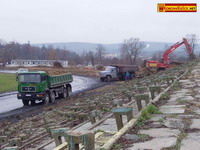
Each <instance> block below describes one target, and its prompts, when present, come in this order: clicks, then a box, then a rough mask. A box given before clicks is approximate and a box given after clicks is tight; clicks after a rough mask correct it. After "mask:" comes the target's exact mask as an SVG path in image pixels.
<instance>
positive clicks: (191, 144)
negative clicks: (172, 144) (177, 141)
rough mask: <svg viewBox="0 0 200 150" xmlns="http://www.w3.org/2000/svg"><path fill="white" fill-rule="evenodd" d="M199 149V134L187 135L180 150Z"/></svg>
mask: <svg viewBox="0 0 200 150" xmlns="http://www.w3.org/2000/svg"><path fill="white" fill-rule="evenodd" d="M199 148H200V132H195V133H188V135H187V137H186V138H185V139H183V141H182V143H181V149H180V150H199Z"/></svg>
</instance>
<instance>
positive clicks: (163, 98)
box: [160, 93, 170, 100]
mask: <svg viewBox="0 0 200 150" xmlns="http://www.w3.org/2000/svg"><path fill="white" fill-rule="evenodd" d="M169 97H170V96H169V94H168V93H163V94H161V96H160V100H166V99H169Z"/></svg>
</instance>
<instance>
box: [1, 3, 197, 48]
mask: <svg viewBox="0 0 200 150" xmlns="http://www.w3.org/2000/svg"><path fill="white" fill-rule="evenodd" d="M166 2H185V3H188V2H190V3H197V5H198V6H200V5H199V4H200V2H198V0H179V1H177V0H0V39H3V40H6V41H13V40H15V41H17V42H20V43H25V42H27V41H30V42H31V43H32V44H33V43H52V42H92V43H119V42H122V41H123V40H124V39H127V38H130V37H139V38H140V39H141V40H142V41H161V42H177V41H179V40H180V39H181V38H182V37H183V36H185V35H186V34H190V33H195V34H197V35H198V36H200V14H199V13H200V12H199V11H198V12H197V13H157V3H166ZM197 9H200V7H197Z"/></svg>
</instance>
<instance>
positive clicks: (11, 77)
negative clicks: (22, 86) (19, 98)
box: [0, 73, 17, 93]
mask: <svg viewBox="0 0 200 150" xmlns="http://www.w3.org/2000/svg"><path fill="white" fill-rule="evenodd" d="M16 90H17V82H16V75H15V74H7V73H0V93H4V92H10V91H16Z"/></svg>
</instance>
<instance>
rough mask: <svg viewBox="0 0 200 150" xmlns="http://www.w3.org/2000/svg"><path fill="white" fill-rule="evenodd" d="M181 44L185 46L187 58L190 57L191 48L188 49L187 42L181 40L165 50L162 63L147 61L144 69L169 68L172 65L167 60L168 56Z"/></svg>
mask: <svg viewBox="0 0 200 150" xmlns="http://www.w3.org/2000/svg"><path fill="white" fill-rule="evenodd" d="M182 44H185V46H186V49H187V53H188V55H189V57H190V58H191V57H192V55H193V54H192V52H191V48H190V44H189V43H188V41H187V40H186V39H185V38H183V40H181V41H179V42H177V43H176V44H174V45H173V46H171V47H170V48H169V49H168V50H166V51H165V52H164V54H163V58H162V59H163V62H158V61H157V60H148V61H147V62H146V67H147V68H157V70H162V69H165V68H170V67H172V65H171V64H170V62H169V58H168V55H169V54H170V53H171V52H173V51H174V50H175V49H176V48H178V47H179V46H181V45H182Z"/></svg>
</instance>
